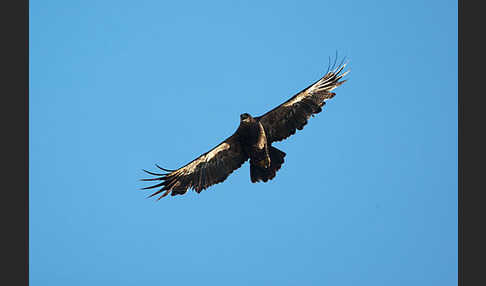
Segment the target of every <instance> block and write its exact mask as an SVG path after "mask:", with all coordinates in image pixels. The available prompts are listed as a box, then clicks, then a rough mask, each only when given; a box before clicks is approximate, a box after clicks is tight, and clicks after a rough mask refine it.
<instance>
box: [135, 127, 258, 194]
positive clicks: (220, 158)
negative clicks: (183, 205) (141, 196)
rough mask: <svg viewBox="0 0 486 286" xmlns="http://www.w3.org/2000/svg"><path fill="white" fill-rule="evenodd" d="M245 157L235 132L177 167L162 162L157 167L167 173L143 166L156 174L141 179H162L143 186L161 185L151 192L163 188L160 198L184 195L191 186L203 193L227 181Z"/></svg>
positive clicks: (159, 191) (155, 186)
mask: <svg viewBox="0 0 486 286" xmlns="http://www.w3.org/2000/svg"><path fill="white" fill-rule="evenodd" d="M246 160H248V156H247V155H246V154H245V152H244V151H243V148H242V146H241V144H240V142H239V140H238V138H237V135H236V133H235V134H233V135H232V136H230V137H229V138H228V139H226V140H224V141H223V142H221V143H220V144H219V145H218V146H216V147H214V148H213V149H211V150H210V151H209V152H206V153H204V154H202V155H201V156H199V157H198V158H196V159H194V160H193V161H192V162H190V163H188V164H187V165H185V166H184V167H181V168H179V169H177V170H167V169H164V168H161V167H159V166H157V167H158V168H160V169H161V170H163V171H165V172H167V173H165V174H158V173H153V172H149V171H145V170H144V171H145V172H147V173H149V174H151V175H154V176H157V177H156V178H152V179H142V181H160V183H158V184H156V185H154V186H150V187H146V188H143V190H146V189H152V188H158V187H160V189H159V190H158V191H157V192H155V193H153V194H152V195H150V197H152V196H155V195H157V194H159V193H161V192H164V193H163V194H162V195H161V196H160V197H159V199H161V198H163V197H165V196H167V195H168V194H169V193H170V194H171V195H172V196H175V195H183V194H185V193H186V192H187V190H188V189H189V188H192V189H194V190H195V191H196V192H198V193H200V192H201V191H202V190H204V189H206V188H207V187H209V186H211V185H214V184H217V183H220V182H222V181H224V180H225V179H226V178H227V177H228V176H229V175H230V174H231V173H232V172H233V171H234V170H236V169H238V168H239V167H241V165H242V164H243V163H244V162H245V161H246Z"/></svg>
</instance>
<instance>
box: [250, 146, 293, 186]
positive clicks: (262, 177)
mask: <svg viewBox="0 0 486 286" xmlns="http://www.w3.org/2000/svg"><path fill="white" fill-rule="evenodd" d="M268 153H269V155H270V167H268V168H263V167H261V166H258V165H255V164H250V178H251V182H252V183H256V182H259V181H263V182H267V181H268V180H271V179H273V178H274V177H275V176H276V174H277V171H278V170H280V168H281V167H282V164H283V163H284V157H285V155H286V154H285V152H283V151H281V150H279V149H277V148H275V147H273V146H270V148H269V149H268Z"/></svg>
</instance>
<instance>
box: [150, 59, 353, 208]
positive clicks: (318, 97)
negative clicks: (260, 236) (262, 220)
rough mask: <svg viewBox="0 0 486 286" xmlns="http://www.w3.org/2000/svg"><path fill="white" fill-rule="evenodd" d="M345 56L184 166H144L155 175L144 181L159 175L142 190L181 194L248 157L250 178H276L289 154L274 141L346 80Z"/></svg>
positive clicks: (246, 117)
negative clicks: (290, 95)
mask: <svg viewBox="0 0 486 286" xmlns="http://www.w3.org/2000/svg"><path fill="white" fill-rule="evenodd" d="M343 62H344V60H343ZM343 62H341V63H340V64H339V65H337V66H336V61H335V62H334V64H333V65H332V67H331V65H330V67H329V68H328V71H327V72H326V74H325V75H324V76H323V77H322V78H321V79H319V80H318V81H316V82H314V83H313V84H311V85H310V86H308V87H306V88H305V89H303V90H302V91H301V92H299V93H297V94H296V95H294V96H293V97H292V98H290V99H289V100H287V101H286V102H284V103H282V104H281V105H279V106H277V107H276V108H274V109H272V110H270V111H269V112H267V113H265V114H264V115H262V116H257V117H253V116H251V115H250V114H248V113H243V114H241V115H240V124H239V126H238V129H237V130H236V132H235V133H234V134H233V135H231V136H230V137H228V138H227V139H226V140H224V141H223V142H221V143H220V144H218V145H217V146H216V147H214V148H213V149H211V150H210V151H208V152H206V153H204V154H202V155H201V156H199V157H197V158H196V159H194V160H193V161H191V162H190V163H188V164H186V165H185V166H183V167H181V168H179V169H176V170H169V169H165V168H162V167H160V166H159V165H156V166H157V167H158V168H159V169H161V170H162V171H164V173H154V172H150V171H147V170H143V171H145V172H146V173H148V174H150V175H153V176H155V177H154V178H150V179H142V181H158V182H157V184H155V185H153V186H149V187H145V188H143V190H146V189H153V188H158V190H157V191H156V192H155V193H153V194H151V195H150V196H149V197H152V196H155V195H158V194H161V195H160V197H159V198H158V199H159V200H160V199H161V198H163V197H165V196H167V195H168V194H171V195H172V196H175V195H183V194H185V193H186V192H187V190H188V189H191V188H192V189H193V190H195V191H196V192H197V193H200V192H201V191H202V190H204V189H206V188H208V187H209V186H211V185H214V184H217V183H221V182H223V181H224V180H225V179H226V178H227V177H228V176H229V175H230V174H231V173H232V172H233V171H234V170H236V169H238V168H239V167H241V165H243V163H245V162H246V161H247V160H248V159H250V178H251V182H252V183H256V182H260V181H263V182H267V181H268V180H272V179H273V178H274V177H275V175H276V173H277V171H278V170H279V169H280V168H281V166H282V164H283V163H284V158H285V155H286V154H285V152H283V151H281V150H279V149H277V148H275V147H274V146H272V144H273V143H274V142H278V141H282V140H284V139H286V138H287V137H289V136H291V135H293V134H295V131H296V130H302V128H303V127H304V125H306V124H307V121H308V119H309V118H310V117H311V116H314V115H315V114H317V113H319V112H321V111H322V107H323V106H324V104H325V103H326V101H327V100H329V99H331V98H333V97H334V95H335V93H334V92H332V90H334V89H335V88H337V87H338V86H340V85H341V84H343V83H344V82H346V80H344V79H342V78H343V77H344V76H345V75H346V74H347V73H348V72H349V70H348V71H346V72H344V67H345V66H346V63H344V64H343Z"/></svg>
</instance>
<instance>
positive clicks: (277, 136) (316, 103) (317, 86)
mask: <svg viewBox="0 0 486 286" xmlns="http://www.w3.org/2000/svg"><path fill="white" fill-rule="evenodd" d="M345 66H346V64H343V65H341V66H338V67H337V68H336V69H334V70H332V71H329V72H328V73H326V74H325V75H324V76H323V77H322V78H321V79H320V80H318V81H316V82H315V83H313V84H311V85H310V86H308V87H307V88H305V89H304V90H302V91H301V92H299V93H297V94H296V95H294V96H293V97H292V98H290V99H289V100H287V101H286V102H284V103H282V104H281V105H279V106H277V107H276V108H274V109H272V110H271V111H269V112H267V113H265V114H264V115H262V116H259V117H256V118H255V119H257V120H259V121H260V122H261V123H262V125H263V127H264V128H265V133H266V136H267V141H268V143H272V142H275V141H281V140H283V139H285V138H287V137H289V136H290V135H292V134H294V133H295V131H296V129H298V130H301V129H302V128H304V125H306V124H307V120H308V119H309V118H310V117H311V115H312V116H313V115H314V114H317V113H319V112H321V110H322V107H323V106H324V104H325V101H326V100H328V99H331V98H332V97H333V96H334V95H335V93H334V92H331V91H332V90H333V89H335V88H336V87H338V86H340V85H341V84H343V83H344V82H345V81H346V80H341V81H340V79H341V78H343V77H344V76H345V75H346V74H347V73H348V71H346V72H343V69H344V67H345Z"/></svg>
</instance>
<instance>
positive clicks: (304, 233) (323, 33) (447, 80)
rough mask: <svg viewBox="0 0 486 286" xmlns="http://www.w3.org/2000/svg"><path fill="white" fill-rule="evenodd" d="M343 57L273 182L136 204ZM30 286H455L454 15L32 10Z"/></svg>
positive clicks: (322, 8) (421, 9)
mask: <svg viewBox="0 0 486 286" xmlns="http://www.w3.org/2000/svg"><path fill="white" fill-rule="evenodd" d="M336 51H338V52H339V55H340V56H347V57H348V58H349V60H350V65H349V66H350V69H351V72H350V74H349V81H348V82H347V83H345V84H344V85H343V86H341V87H340V88H339V89H337V90H336V92H337V95H336V97H334V98H333V99H332V101H330V102H328V104H327V105H326V106H325V108H324V110H323V112H322V113H320V114H319V115H318V116H316V117H315V118H312V119H311V120H310V121H309V124H308V125H307V126H306V127H305V128H304V130H303V131H300V132H298V133H297V134H296V135H294V136H292V137H291V138H289V139H288V140H286V141H284V142H281V143H278V144H276V147H278V148H279V149H282V150H283V151H285V152H286V153H287V157H286V162H285V164H284V165H283V168H282V169H281V170H280V171H279V172H278V174H277V177H276V178H275V179H274V180H273V181H271V182H270V183H258V184H252V183H251V182H250V176H249V168H248V164H246V165H244V166H243V167H242V168H241V169H239V170H238V171H236V172H235V173H233V174H232V175H231V176H230V177H229V178H228V179H227V180H226V181H225V182H223V183H221V184H218V185H215V186H213V187H211V188H210V189H208V190H205V191H204V192H203V193H201V194H197V193H195V192H192V191H191V192H189V193H187V194H186V195H184V196H178V197H168V198H165V199H163V200H161V201H158V202H157V201H156V200H154V199H147V198H146V197H147V195H149V194H150V192H147V191H140V190H139V189H140V188H141V187H144V186H147V184H144V182H140V181H138V180H139V179H141V178H144V177H145V175H144V173H143V172H142V170H141V169H142V168H146V169H149V170H153V168H154V164H155V163H158V164H160V165H162V166H164V167H166V168H178V167H180V166H182V165H184V164H185V163H187V162H189V161H191V160H192V159H194V158H195V157H196V156H198V155H200V154H202V153H204V152H206V151H207V150H209V149H210V148H212V147H214V146H215V145H216V144H218V143H219V142H220V141H221V140H223V139H225V138H226V137H227V136H229V135H231V134H232V133H233V132H234V130H235V129H236V128H237V126H238V123H239V114H241V113H243V112H248V113H250V114H252V115H261V114H263V113H264V112H266V111H267V110H269V109H271V108H273V107H275V106H277V105H278V104H280V103H282V102H283V101H284V100H286V99H288V98H289V97H290V96H292V95H293V94H294V93H295V92H297V91H299V90H301V89H302V88H304V87H305V86H307V85H308V84H310V83H311V82H313V81H315V80H317V79H318V78H319V77H320V76H322V75H323V73H324V72H325V71H326V69H327V64H328V57H329V56H334V55H335V52H336ZM30 282H31V285H33V286H40V285H50V286H56V285H63V286H64V285H373V286H376V285H387V286H388V285H414V286H419V285H427V286H430V285H441V286H443V285H457V1H418V0H417V1H415V0H413V1H292V2H291V1H283V2H282V1H272V2H270V1H266V2H265V3H263V2H260V1H253V2H244V1H232V2H231V1H218V2H216V1H197V2H196V1H190V2H188V1H171V2H165V1H130V2H128V1H86V0H85V1H31V2H30Z"/></svg>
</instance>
